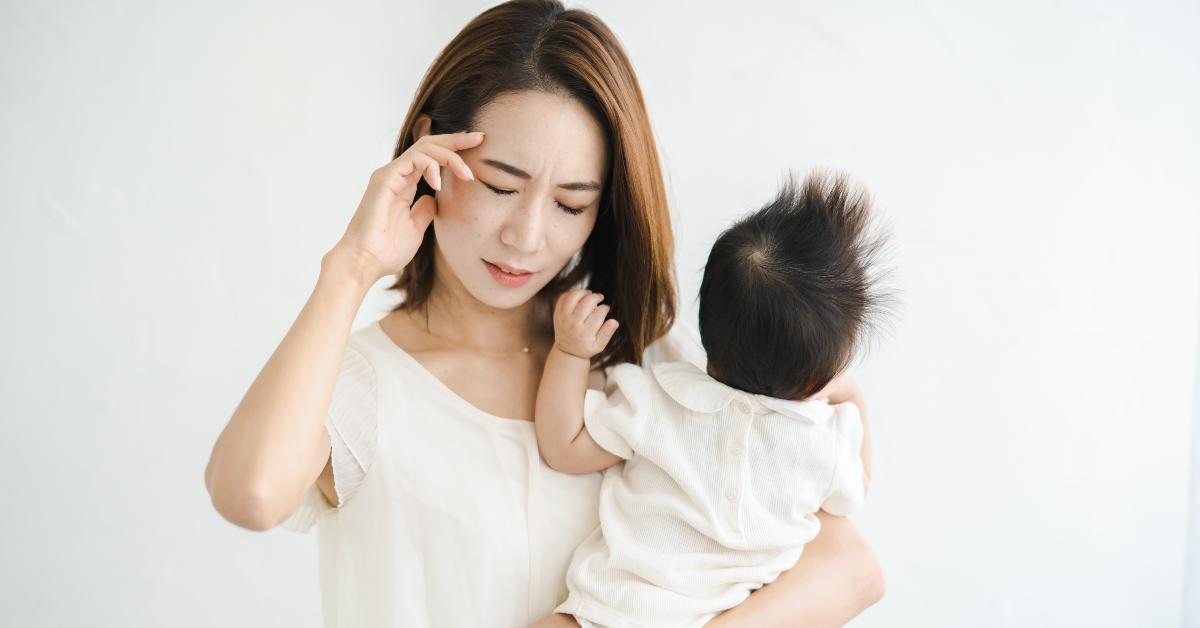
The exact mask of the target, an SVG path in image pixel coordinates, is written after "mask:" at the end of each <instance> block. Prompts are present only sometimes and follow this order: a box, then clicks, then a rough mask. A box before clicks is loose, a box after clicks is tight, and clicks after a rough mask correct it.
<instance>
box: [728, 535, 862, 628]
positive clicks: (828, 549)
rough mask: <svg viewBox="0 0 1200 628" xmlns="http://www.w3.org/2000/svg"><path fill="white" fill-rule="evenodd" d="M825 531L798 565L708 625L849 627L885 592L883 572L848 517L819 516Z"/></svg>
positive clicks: (762, 627) (810, 543)
mask: <svg viewBox="0 0 1200 628" xmlns="http://www.w3.org/2000/svg"><path fill="white" fill-rule="evenodd" d="M817 517H818V518H819V519H820V520H821V532H820V533H819V534H818V535H817V537H816V538H815V539H813V540H812V541H811V542H809V543H808V544H807V545H805V546H804V553H803V554H802V555H801V556H800V560H799V561H798V562H797V563H796V566H795V567H792V568H791V569H789V570H787V571H785V572H783V573H782V574H780V575H779V578H777V579H776V580H775V581H774V582H772V583H771V584H768V585H766V586H764V587H762V588H761V589H758V590H757V591H755V592H754V593H752V594H750V597H749V598H748V599H746V601H745V602H742V603H741V604H739V605H738V606H736V607H734V608H731V609H729V610H727V611H725V612H724V613H721V614H720V615H718V616H717V617H716V618H714V619H713V620H712V621H711V622H709V623H708V624H707V626H710V627H711V628H737V627H745V628H751V627H753V628H772V627H780V628H782V627H785V626H786V627H789V628H826V627H830V626H843V625H845V624H846V623H847V622H849V621H850V620H851V619H854V617H855V616H857V615H858V614H859V613H861V612H862V611H863V610H864V609H866V608H867V607H868V606H870V605H872V604H874V603H875V602H878V601H879V600H880V599H881V598H882V597H883V593H884V581H883V571H882V570H881V568H880V566H879V561H878V559H876V557H875V553H874V552H873V551H872V550H871V548H870V547H869V546H868V545H867V541H866V539H865V538H863V536H862V533H861V532H859V531H858V528H856V527H855V526H854V524H853V523H852V522H851V521H850V520H849V519H846V518H844V517H835V516H833V515H830V514H828V513H825V512H818V513H817Z"/></svg>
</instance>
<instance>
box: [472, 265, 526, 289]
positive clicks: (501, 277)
mask: <svg viewBox="0 0 1200 628" xmlns="http://www.w3.org/2000/svg"><path fill="white" fill-rule="evenodd" d="M483 263H484V265H485V266H487V269H488V272H489V273H491V274H492V279H495V280H496V283H498V284H500V285H502V286H504V287H505V288H519V287H521V286H523V285H525V282H527V281H529V278H530V277H532V276H533V273H531V272H529V271H519V272H507V271H506V270H505V269H504V268H501V267H500V266H498V265H496V264H493V263H491V262H489V261H487V260H483ZM505 268H508V269H509V270H515V269H513V268H512V267H511V266H505Z"/></svg>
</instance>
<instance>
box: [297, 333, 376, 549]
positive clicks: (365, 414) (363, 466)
mask: <svg viewBox="0 0 1200 628" xmlns="http://www.w3.org/2000/svg"><path fill="white" fill-rule="evenodd" d="M360 339H361V336H353V337H352V338H351V341H350V342H347V344H346V351H345V353H344V354H343V356H342V364H341V368H340V370H339V372H338V379H337V383H336V384H335V385H334V389H333V399H332V401H331V402H330V404H329V411H328V412H327V413H326V415H325V430H326V431H327V432H329V443H330V446H331V452H330V456H331V458H332V461H333V464H332V466H333V483H334V490H335V491H336V492H337V496H338V504H337V505H336V506H331V505H329V503H328V502H327V501H325V496H324V495H322V494H321V491H320V490H319V489H318V488H317V486H316V484H313V485H312V486H311V487H309V489H308V491H306V492H305V494H304V501H303V502H301V504H300V508H299V509H298V510H296V512H295V513H294V514H293V515H292V516H291V517H290V518H289V519H288V520H287V521H285V522H284V523H283V527H285V528H286V529H288V530H292V531H294V532H308V530H309V529H311V528H312V526H313V524H315V523H316V521H317V516H318V515H321V514H323V513H326V512H329V511H331V510H336V509H337V508H339V507H341V505H343V504H345V503H346V500H347V499H348V498H349V496H350V495H353V494H354V492H355V491H356V490H358V486H359V484H361V483H362V480H363V478H364V477H365V476H366V472H367V468H368V467H369V466H370V464H371V460H372V459H373V458H374V457H375V442H376V440H375V427H376V423H377V421H376V420H375V417H376V413H377V410H378V408H377V401H378V391H377V390H376V387H377V385H378V382H377V379H376V376H375V369H374V367H372V366H371V363H370V362H368V361H367V359H366V358H365V357H363V354H362V353H361V352H360V351H359V350H357V349H355V348H354V344H355V343H356V342H358V341H359V340H360Z"/></svg>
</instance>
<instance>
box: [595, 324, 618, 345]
mask: <svg viewBox="0 0 1200 628" xmlns="http://www.w3.org/2000/svg"><path fill="white" fill-rule="evenodd" d="M618 326H620V323H618V322H617V319H615V318H610V319H608V320H606V321H604V324H603V325H601V326H600V333H598V334H596V344H595V347H596V350H597V351H603V350H604V347H606V346H608V341H609V340H612V337H613V334H614V333H616V331H617V327H618Z"/></svg>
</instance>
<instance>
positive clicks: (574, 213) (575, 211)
mask: <svg viewBox="0 0 1200 628" xmlns="http://www.w3.org/2000/svg"><path fill="white" fill-rule="evenodd" d="M480 183H483V181H480ZM483 184H484V185H485V186H487V188H488V189H489V190H491V191H492V192H495V193H496V194H499V195H500V196H508V195H509V194H516V193H517V191H516V190H506V189H504V188H498V187H496V186H494V185H490V184H488V183H483ZM554 202H555V203H556V204H557V205H558V206H559V207H561V208H562V210H563V211H565V212H567V213H568V214H571V215H572V216H578V215H579V214H582V213H583V211H584V209H585V208H583V207H571V206H570V205H563V204H562V203H559V202H558V201H554Z"/></svg>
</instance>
